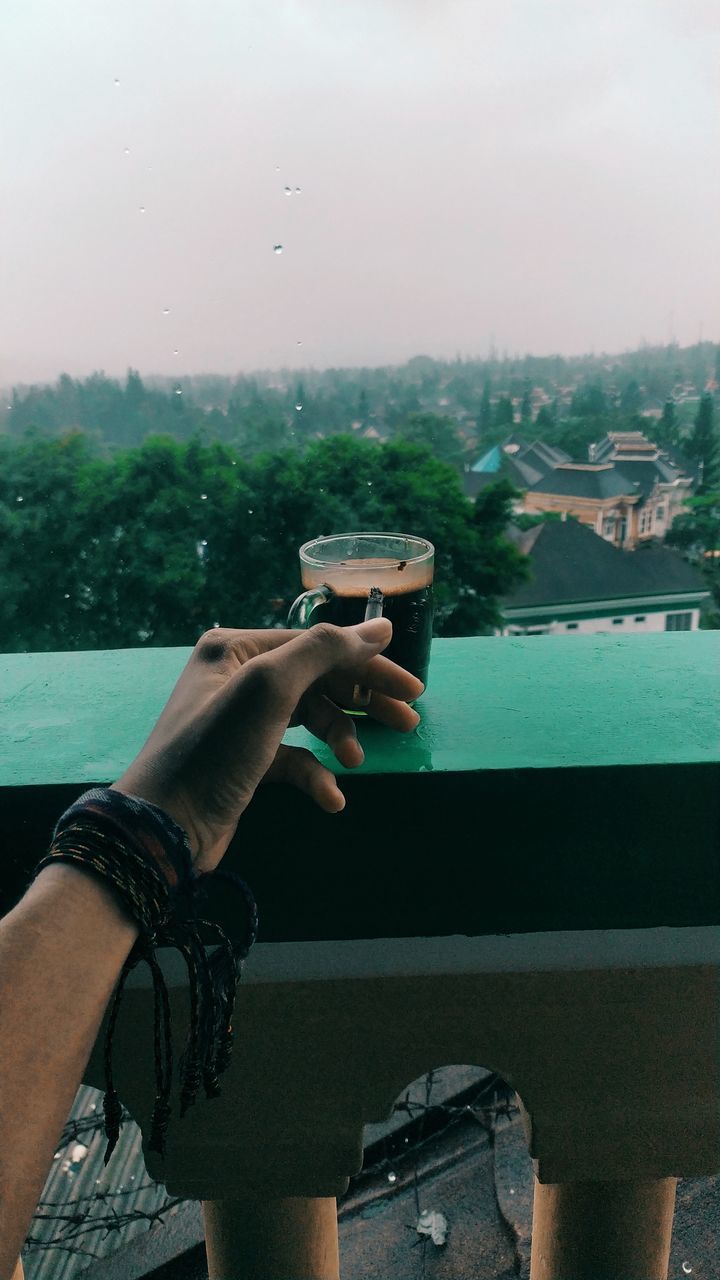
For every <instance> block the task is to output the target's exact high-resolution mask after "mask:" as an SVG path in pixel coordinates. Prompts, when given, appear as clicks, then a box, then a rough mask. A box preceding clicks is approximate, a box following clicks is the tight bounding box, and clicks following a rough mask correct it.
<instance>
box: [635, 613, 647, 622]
mask: <svg viewBox="0 0 720 1280" xmlns="http://www.w3.org/2000/svg"><path fill="white" fill-rule="evenodd" d="M633 621H634V622H647V615H646V614H644V613H636V615H635V617H634V619H633Z"/></svg>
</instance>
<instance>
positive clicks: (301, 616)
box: [287, 586, 334, 631]
mask: <svg viewBox="0 0 720 1280" xmlns="http://www.w3.org/2000/svg"><path fill="white" fill-rule="evenodd" d="M333 594H334V593H333V590H332V587H327V586H322V587H311V588H310V590H309V591H303V593H302V595H299V596H298V598H297V600H293V603H292V604H291V605H290V612H289V613H288V620H287V624H288V627H290V628H291V629H292V630H293V631H294V630H295V629H296V628H297V627H300V628H302V629H303V630H304V629H305V628H306V627H311V626H312V615H313V610H315V609H317V607H318V605H321V604H327V602H328V600H330V599H331V598H332V596H333Z"/></svg>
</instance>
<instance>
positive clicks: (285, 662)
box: [262, 618, 392, 705]
mask: <svg viewBox="0 0 720 1280" xmlns="http://www.w3.org/2000/svg"><path fill="white" fill-rule="evenodd" d="M391 637H392V623H391V622H390V621H389V620H388V619H387V618H371V620H370V621H369V622H360V623H358V624H357V625H356V626H354V627H335V626H332V625H331V624H330V623H327V622H319V623H318V624H317V625H316V626H314V627H310V628H309V630H307V631H303V632H302V634H301V635H299V636H296V637H295V639H294V640H290V641H288V643H287V644H284V645H281V646H280V647H279V648H277V649H275V650H273V652H272V653H269V654H267V655H266V656H265V657H264V658H263V659H262V661H263V662H264V663H266V664H267V665H268V666H272V667H274V668H275V670H276V673H277V676H278V678H279V679H281V680H282V685H283V688H284V689H285V691H286V694H287V695H288V696H289V698H290V699H291V700H292V701H293V705H294V704H295V703H297V702H299V700H300V698H301V697H302V696H303V694H304V693H305V692H306V691H307V690H308V689H309V688H310V686H311V685H312V684H314V683H315V681H316V680H319V679H320V678H321V676H324V675H327V673H328V672H329V671H332V670H333V669H339V670H357V671H358V673H360V672H362V671H363V670H364V668H365V667H366V666H367V664H368V662H370V660H371V659H372V658H374V657H375V655H376V654H378V653H381V652H382V650H383V649H386V648H387V646H388V645H389V643H390V639H391Z"/></svg>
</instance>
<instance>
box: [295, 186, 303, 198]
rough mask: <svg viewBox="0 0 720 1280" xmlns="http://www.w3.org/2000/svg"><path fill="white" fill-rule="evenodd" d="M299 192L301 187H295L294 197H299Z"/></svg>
mask: <svg viewBox="0 0 720 1280" xmlns="http://www.w3.org/2000/svg"><path fill="white" fill-rule="evenodd" d="M301 190H302V188H301V187H296V188H295V195H296V196H299V195H300V191H301Z"/></svg>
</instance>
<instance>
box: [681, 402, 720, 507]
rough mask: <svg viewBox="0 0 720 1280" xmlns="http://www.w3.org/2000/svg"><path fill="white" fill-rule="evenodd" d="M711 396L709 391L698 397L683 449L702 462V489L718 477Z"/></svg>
mask: <svg viewBox="0 0 720 1280" xmlns="http://www.w3.org/2000/svg"><path fill="white" fill-rule="evenodd" d="M714 419H715V411H714V405H713V398H712V396H711V395H710V393H709V392H706V393H705V395H703V396H701V397H700V404H699V405H698V410H697V414H696V416H695V422H694V424H693V429H692V433H691V435H690V436H689V438H688V440H687V441H686V444H685V451H686V453H687V454H688V456H689V457H691V458H697V460H698V462H700V463H701V464H702V486H701V488H702V491H703V492H706V491H709V490H712V489H714V488H715V486H716V484H717V482H718V480H719V479H720V441H719V440H718V433H717V429H716V427H715V420H714Z"/></svg>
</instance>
